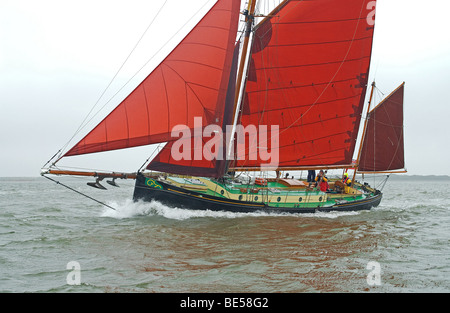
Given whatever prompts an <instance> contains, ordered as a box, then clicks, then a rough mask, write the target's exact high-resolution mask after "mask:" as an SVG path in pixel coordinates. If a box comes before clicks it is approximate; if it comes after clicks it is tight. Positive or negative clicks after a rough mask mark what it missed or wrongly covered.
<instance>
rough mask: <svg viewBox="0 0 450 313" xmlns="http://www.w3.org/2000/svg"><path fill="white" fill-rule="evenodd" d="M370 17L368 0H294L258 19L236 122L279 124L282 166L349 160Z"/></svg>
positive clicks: (360, 104)
mask: <svg viewBox="0 0 450 313" xmlns="http://www.w3.org/2000/svg"><path fill="white" fill-rule="evenodd" d="M374 17H375V1H371V0H346V1H335V0H310V1H295V0H292V1H287V2H286V3H284V4H283V5H281V6H280V7H279V8H277V9H276V10H275V11H274V12H272V13H271V15H270V17H269V18H267V19H266V20H265V21H263V22H262V23H261V24H260V25H259V26H258V28H257V30H256V31H255V36H254V44H253V47H252V59H251V63H250V67H249V73H248V81H247V85H246V95H245V99H244V103H243V106H242V112H241V123H242V125H243V126H244V127H246V126H248V125H267V126H268V127H269V128H270V126H271V125H279V132H280V134H279V167H280V168H283V167H296V168H297V167H308V166H311V167H312V166H326V165H334V166H335V165H349V164H351V163H352V156H353V152H354V149H355V143H356V138H357V132H358V129H359V124H360V119H361V112H362V108H363V105H364V98H365V93H366V87H367V80H368V73H369V65H370V58H371V51H372V38H373V31H374ZM263 163H264V161H262V160H261V159H259V158H258V159H257V160H251V158H250V157H248V156H247V158H246V159H245V160H241V161H237V164H236V165H237V166H236V167H237V168H239V167H241V168H246V167H247V168H252V167H259V166H260V165H261V164H263Z"/></svg>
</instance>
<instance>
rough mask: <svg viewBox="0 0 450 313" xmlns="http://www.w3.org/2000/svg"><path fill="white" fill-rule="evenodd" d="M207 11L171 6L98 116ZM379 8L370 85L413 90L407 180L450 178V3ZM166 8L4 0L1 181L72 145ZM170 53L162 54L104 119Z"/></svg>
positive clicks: (113, 165) (120, 158)
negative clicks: (191, 21)
mask: <svg viewBox="0 0 450 313" xmlns="http://www.w3.org/2000/svg"><path fill="white" fill-rule="evenodd" d="M149 2H151V3H149ZM205 2H206V0H190V1H189V3H188V4H187V1H184V0H183V1H182V0H180V1H177V0H169V1H168V4H167V6H166V7H164V9H163V11H162V12H161V15H160V16H159V18H158V19H157V20H155V23H154V24H153V25H152V27H151V28H150V30H149V33H148V34H147V35H146V37H145V38H144V41H143V42H142V43H141V45H140V46H139V47H138V50H136V53H135V54H133V59H132V61H130V62H129V63H128V64H127V67H126V68H124V69H123V71H122V72H121V74H120V75H119V76H118V78H117V80H116V81H115V84H114V85H113V86H111V91H110V93H108V94H107V95H106V97H104V98H103V100H102V101H101V102H100V103H99V105H98V106H97V107H98V108H99V107H101V106H103V104H104V103H105V102H106V100H108V99H109V98H110V97H111V96H112V94H114V92H115V91H117V90H118V89H119V88H120V87H122V86H123V84H124V83H125V82H126V81H127V80H128V79H129V78H130V77H131V76H132V75H134V74H135V73H136V71H137V70H138V69H139V68H140V67H141V66H142V65H143V64H145V62H147V60H148V59H149V56H151V55H153V54H154V53H155V52H157V51H158V49H159V47H160V46H161V45H162V44H163V43H164V42H165V41H166V40H167V37H169V38H170V36H172V34H174V33H175V31H176V30H178V29H179V28H180V27H181V26H182V25H183V24H184V23H185V22H186V20H187V19H188V18H189V17H191V16H192V15H193V14H194V13H195V12H196V11H197V10H198V9H199V8H200V7H201V6H202V5H203V4H204V3H205ZM377 2H378V4H377V15H376V27H375V38H374V49H373V57H372V66H371V77H370V80H371V81H372V80H373V79H374V77H375V79H376V83H377V86H378V88H380V90H381V91H382V92H383V93H385V94H386V95H387V94H389V93H390V92H391V91H392V90H393V89H395V88H396V87H397V86H398V85H399V84H400V83H401V82H403V81H405V82H406V87H405V144H406V147H405V151H406V166H407V169H408V172H409V174H435V175H440V174H445V175H450V163H449V162H448V155H449V152H450V148H449V145H448V143H449V142H450V140H449V138H448V137H449V136H450V132H449V131H448V129H447V121H448V118H449V116H450V106H449V103H448V102H449V100H448V95H447V94H448V89H450V36H449V33H450V25H449V23H448V12H450V2H448V1H445V0H428V1H419V0H378V1H377ZM163 3H164V0H152V1H144V0H127V1H118V0H116V1H111V0H110V1H106V0H95V1H92V0H89V1H87V0H79V1H60V0H42V1H34V0H0V147H1V148H0V149H1V150H0V177H1V176H36V175H38V174H39V170H40V168H41V166H42V165H43V164H44V163H45V162H46V161H47V160H48V159H49V158H50V157H51V156H52V155H53V154H54V153H55V152H56V151H57V150H58V149H59V148H61V147H62V146H63V145H64V144H65V143H66V142H67V141H68V140H69V139H70V138H71V137H72V135H73V134H74V132H75V130H76V129H77V128H78V126H79V125H80V123H81V122H82V120H83V119H84V117H85V116H86V114H87V113H88V112H89V110H90V109H91V108H92V106H93V105H94V104H95V103H96V101H97V99H98V98H99V96H100V94H101V93H102V92H103V90H104V89H105V87H106V86H107V85H108V83H109V82H110V80H111V79H112V77H113V76H114V74H115V73H116V71H117V70H118V69H119V67H120V66H121V64H122V62H124V60H125V59H126V58H127V56H128V54H129V53H130V51H131V50H132V48H133V47H134V45H135V44H136V42H137V41H138V39H139V38H140V36H141V35H142V33H143V32H144V30H145V29H146V27H147V26H148V25H149V23H150V21H151V20H152V19H153V17H154V16H155V14H156V12H157V10H158V9H159V8H160V7H161V6H162V4H163ZM210 3H212V2H210ZM168 22H171V23H172V24H170V23H168ZM173 23H175V24H176V25H173ZM169 26H170V27H169ZM175 41H176V39H175ZM166 52H167V51H161V53H160V54H158V55H157V57H155V58H154V59H153V60H152V62H150V63H149V64H148V65H147V66H146V67H145V68H144V69H143V70H142V71H141V72H140V73H139V74H138V75H137V76H136V77H135V79H133V81H131V82H130V84H129V85H127V87H125V88H124V90H123V91H122V92H121V93H120V94H119V95H118V96H117V97H116V98H114V99H113V100H112V101H111V102H110V103H109V104H107V105H106V106H105V109H104V110H103V111H102V113H101V114H100V115H99V116H98V117H97V119H99V118H101V117H102V114H103V115H104V114H106V113H108V111H110V110H111V109H112V108H113V107H114V106H115V105H116V104H117V102H118V101H119V100H120V98H121V97H123V96H124V95H125V94H126V92H128V91H130V90H131V89H132V88H133V86H135V85H136V84H137V83H138V82H139V81H140V80H141V79H143V78H144V77H145V76H146V75H147V74H148V73H149V72H150V70H151V68H152V67H154V66H155V65H156V64H157V63H158V61H159V60H161V58H162V57H164V53H166ZM380 99H381V98H380V97H377V98H376V100H377V101H379V100H380ZM94 122H95V119H94ZM88 129H89V127H88V128H87V129H86V130H85V131H87V130H88ZM81 134H83V132H82V133H81ZM71 144H72V145H73V144H75V142H72V143H71ZM152 150H153V149H152V148H149V147H141V148H136V149H131V150H129V151H121V152H118V153H116V154H115V155H114V156H113V157H111V161H109V160H107V159H105V158H104V157H103V156H101V154H97V155H92V156H86V157H83V159H81V157H75V158H73V159H72V160H70V161H71V162H73V164H74V165H76V166H85V167H89V168H99V169H109V170H116V171H119V170H123V171H135V170H137V168H139V166H140V165H141V164H142V163H143V162H144V161H145V159H146V158H147V157H148V156H149V155H150V153H151V151H152ZM92 162H93V163H92Z"/></svg>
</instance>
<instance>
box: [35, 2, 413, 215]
mask: <svg viewBox="0 0 450 313" xmlns="http://www.w3.org/2000/svg"><path fill="white" fill-rule="evenodd" d="M375 4H376V1H369V0H347V1H345V2H342V1H339V3H338V1H337V0H312V1H295V0H285V1H282V2H281V3H280V4H279V5H278V6H277V7H276V8H274V9H273V11H272V12H270V13H269V14H267V15H265V16H262V17H261V14H259V13H256V12H255V7H256V1H254V0H250V1H248V6H247V7H246V10H244V11H243V12H240V1H239V0H218V1H217V2H216V3H215V5H214V6H213V7H212V8H211V9H210V10H209V11H208V13H207V14H206V15H205V16H204V17H203V18H202V19H201V20H200V22H199V23H198V24H197V25H196V26H195V27H194V28H193V29H192V30H191V32H190V33H189V34H188V35H187V36H186V37H185V38H184V39H183V40H182V41H181V42H180V43H179V44H178V46H177V47H176V48H175V49H174V50H173V51H172V52H171V53H170V54H169V55H168V56H167V57H166V58H165V59H164V60H163V61H162V62H161V63H160V64H159V65H158V66H157V67H156V68H155V69H154V70H153V71H152V72H151V73H150V74H149V75H148V76H147V78H145V79H144V81H142V83H141V84H139V85H138V86H137V87H136V88H135V89H134V90H133V91H132V92H131V93H130V94H129V96H127V97H126V98H125V99H124V100H123V101H122V102H120V103H119V105H118V106H117V107H116V108H115V109H114V110H113V111H112V112H111V113H110V114H109V115H108V116H106V117H105V118H104V119H103V120H102V121H101V122H100V123H99V124H98V125H97V126H96V127H95V128H94V129H93V130H92V131H90V132H89V133H88V134H87V135H86V136H85V137H84V138H83V139H81V140H80V141H79V142H78V143H77V144H76V145H74V146H73V147H72V148H71V149H70V150H69V151H67V152H65V153H64V154H62V153H60V154H59V155H55V157H57V160H56V161H55V162H53V163H52V161H53V160H50V161H49V162H48V163H47V164H51V165H50V166H49V167H48V168H47V167H45V166H44V169H43V171H42V173H43V175H44V176H45V175H47V174H54V175H80V176H93V177H95V178H96V179H97V180H96V182H95V183H89V184H90V185H91V186H93V187H97V188H102V189H106V188H105V187H104V186H103V185H101V184H100V182H101V181H102V180H103V179H105V178H113V181H109V183H110V184H111V185H113V186H114V185H115V183H114V181H115V179H118V178H127V179H135V180H136V183H135V189H134V194H133V199H134V200H135V201H148V202H151V201H159V202H161V203H164V204H166V205H169V206H175V207H179V208H186V209H195V210H220V211H232V212H256V211H264V212H283V213H285V212H287V213H313V212H317V211H354V210H367V209H370V208H372V207H375V206H377V205H379V203H380V201H381V199H382V193H381V191H379V190H376V189H374V188H371V187H370V186H369V185H367V184H360V183H357V182H356V181H355V177H356V173H357V172H359V173H390V172H402V170H403V169H404V150H403V95H404V83H403V84H401V85H400V86H399V87H398V88H397V89H396V90H395V91H394V92H392V93H391V94H390V95H389V96H388V97H386V98H385V99H384V100H383V101H382V102H381V103H380V104H378V105H377V106H376V107H375V108H374V109H372V110H371V108H370V107H371V102H372V97H373V92H374V88H376V86H375V83H373V84H372V89H371V91H370V98H369V101H368V104H367V112H365V115H364V114H363V110H364V108H365V103H366V101H365V97H366V93H367V87H368V77H369V67H370V60H371V53H372V40H373V33H374V25H375ZM241 14H242V16H243V17H244V19H245V29H244V31H243V32H238V25H239V16H240V15H241ZM258 16H259V17H260V18H259V19H260V20H259V21H258V22H257V20H256V18H257V17H258ZM239 34H240V35H239ZM363 115H364V118H363ZM361 121H363V125H361ZM360 126H361V127H360ZM360 129H361V130H362V133H361V135H360V138H361V142H360V144H359V145H358V144H357V139H358V132H359V130H360ZM157 143H162V144H164V146H163V148H162V149H160V151H159V153H158V154H157V155H156V157H154V158H153V159H152V160H151V161H150V163H149V164H145V166H144V167H143V168H141V169H139V171H137V172H136V173H131V174H125V173H97V172H73V171H68V170H61V169H60V168H59V167H58V166H57V165H56V164H57V163H58V162H59V161H60V160H61V159H63V158H67V157H70V156H75V155H81V154H88V153H98V152H102V151H110V150H116V149H125V148H130V147H136V146H142V145H150V144H157ZM355 154H356V161H355V160H354V159H353V156H354V155H355ZM319 169H324V170H327V169H342V170H343V171H345V172H347V171H348V169H353V170H354V171H353V172H354V174H353V179H351V183H350V184H344V183H342V182H341V180H340V179H337V180H334V181H328V186H327V188H326V189H322V190H320V189H319V186H316V184H314V183H312V184H311V183H307V182H305V181H303V180H298V179H292V178H291V179H289V178H280V177H279V176H277V178H268V177H267V175H265V174H264V173H267V172H269V171H276V172H277V173H279V172H280V171H288V170H289V171H302V170H319ZM251 171H258V172H261V173H262V175H260V176H261V177H260V178H250V176H247V175H245V174H246V173H247V172H251ZM243 173H244V174H243ZM319 184H320V181H319V182H318V185H319Z"/></svg>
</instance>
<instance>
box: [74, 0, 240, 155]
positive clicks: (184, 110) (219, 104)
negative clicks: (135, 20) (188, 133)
mask: <svg viewBox="0 0 450 313" xmlns="http://www.w3.org/2000/svg"><path fill="white" fill-rule="evenodd" d="M239 5H240V1H239V0H219V1H218V2H217V3H216V4H215V5H214V6H213V7H212V8H211V10H210V11H209V12H208V13H207V14H206V15H205V16H204V17H203V19H202V20H201V21H200V22H199V23H198V24H197V25H196V27H195V28H194V29H193V30H192V31H191V32H190V33H189V34H188V35H187V36H186V37H185V38H184V40H183V41H182V42H181V43H180V44H179V45H178V46H177V47H176V48H175V49H174V50H173V51H172V52H171V53H170V54H169V55H168V56H167V57H166V58H165V59H164V61H162V62H161V64H160V65H159V66H158V67H156V68H155V70H154V71H153V72H152V73H151V74H150V75H149V76H148V77H147V78H146V79H145V80H144V81H143V82H142V83H141V84H140V85H139V86H138V87H137V88H136V89H135V90H134V91H133V92H132V93H131V94H130V95H129V96H128V97H127V98H126V99H125V100H124V101H123V102H122V103H120V104H119V105H118V106H117V108H116V109H114V110H113V111H112V112H111V113H110V114H109V115H108V116H107V117H106V118H105V119H104V120H103V121H102V122H100V123H99V124H98V125H97V126H96V127H95V128H94V129H93V130H92V131H91V132H90V133H88V134H87V135H86V136H85V137H84V138H83V139H82V140H81V141H80V142H79V143H77V144H76V145H75V146H74V147H73V148H72V149H71V150H70V151H68V152H67V153H66V154H65V156H71V155H79V154H86V153H94V152H100V151H109V150H115V149H123V148H130V147H136V146H142V145H148V144H153V143H160V142H165V141H171V140H174V138H171V131H172V129H173V127H174V126H175V125H179V124H182V125H187V126H188V127H190V128H192V127H193V123H194V117H202V122H203V125H209V124H219V125H221V124H222V122H223V116H224V107H225V98H226V95H227V87H228V82H229V76H230V71H231V63H232V56H233V49H234V45H235V41H236V33H237V27H238V17H239Z"/></svg>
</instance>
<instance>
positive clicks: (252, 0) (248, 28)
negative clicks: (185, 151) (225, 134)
mask: <svg viewBox="0 0 450 313" xmlns="http://www.w3.org/2000/svg"><path fill="white" fill-rule="evenodd" d="M255 6H256V0H249V2H248V6H247V10H246V11H245V12H244V15H245V23H246V24H245V32H244V42H243V44H242V54H241V60H240V62H239V69H238V73H237V80H236V91H235V95H234V107H233V119H232V121H233V128H232V131H231V136H230V142H229V143H228V149H229V150H227V159H228V160H231V159H232V158H231V155H232V153H233V149H231V147H233V144H232V143H233V140H234V133H235V132H236V125H237V120H238V116H239V110H240V108H239V107H240V106H239V100H240V97H239V96H240V94H241V88H242V81H243V79H242V77H243V76H244V70H245V65H246V60H247V55H248V50H249V48H248V46H249V42H250V34H251V32H252V24H253V21H254V18H255Z"/></svg>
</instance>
